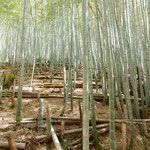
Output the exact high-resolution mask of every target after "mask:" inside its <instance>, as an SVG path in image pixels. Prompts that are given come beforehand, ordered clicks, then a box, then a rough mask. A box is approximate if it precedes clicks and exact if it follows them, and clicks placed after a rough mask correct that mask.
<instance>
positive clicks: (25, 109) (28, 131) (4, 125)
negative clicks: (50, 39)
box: [0, 75, 150, 150]
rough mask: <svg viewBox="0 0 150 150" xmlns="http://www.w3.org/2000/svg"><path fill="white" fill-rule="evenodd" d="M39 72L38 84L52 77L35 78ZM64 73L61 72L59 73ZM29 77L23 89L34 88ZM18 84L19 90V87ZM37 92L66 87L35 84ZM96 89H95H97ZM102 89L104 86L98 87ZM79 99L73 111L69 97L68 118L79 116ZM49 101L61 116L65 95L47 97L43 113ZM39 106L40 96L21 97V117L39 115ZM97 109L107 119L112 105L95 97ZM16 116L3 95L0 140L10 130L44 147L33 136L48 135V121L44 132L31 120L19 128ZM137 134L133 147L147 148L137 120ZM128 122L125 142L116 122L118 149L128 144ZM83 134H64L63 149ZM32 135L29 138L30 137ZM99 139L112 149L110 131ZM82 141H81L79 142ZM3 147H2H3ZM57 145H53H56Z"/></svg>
mask: <svg viewBox="0 0 150 150" xmlns="http://www.w3.org/2000/svg"><path fill="white" fill-rule="evenodd" d="M36 76H38V75H35V76H34V80H33V85H34V84H39V83H48V82H49V80H46V79H43V80H40V79H36ZM60 76H62V75H60ZM30 79H31V78H30V77H29V76H28V75H25V81H24V90H26V91H32V90H33V88H32V87H30ZM52 83H58V84H60V83H63V80H57V79H55V80H53V82H52ZM17 88H18V87H17V86H16V89H15V90H16V91H17ZM34 90H35V91H36V92H37V91H40V92H48V93H51V94H53V93H54V94H63V89H62V90H61V93H59V90H58V89H54V88H51V89H47V88H38V87H37V88H36V87H35V89H34ZM74 92H75V93H78V94H82V89H75V91H74ZM94 92H95V90H94ZM99 92H101V90H99ZM78 101H79V100H78V99H74V108H73V109H74V110H73V112H71V111H70V106H71V103H70V99H69V100H68V104H67V108H66V111H65V114H64V116H63V117H69V118H78V119H79V118H80V113H79V106H78ZM15 103H17V98H15ZM47 104H50V106H51V115H52V117H59V116H60V113H61V110H62V108H63V98H45V99H44V114H45V111H46V110H45V108H46V105H47ZM38 107H39V100H38V99H37V98H23V99H22V110H21V114H22V119H25V118H35V119H37V116H38ZM95 113H96V119H108V118H109V106H108V105H105V106H104V105H103V103H102V102H96V101H95ZM15 118H16V106H15V107H14V108H11V101H10V99H9V97H3V104H2V105H0V142H3V141H7V139H6V138H5V136H4V135H5V134H6V133H9V132H11V133H12V135H13V138H14V139H15V141H16V142H26V144H27V145H28V147H27V149H32V150H33V149H38V150H40V149H41V150H42V149H45V145H44V143H43V142H37V141H35V140H34V137H37V136H40V135H45V134H46V131H45V128H46V125H45V124H44V125H43V128H44V130H43V131H41V132H38V131H37V123H28V124H24V125H22V126H21V128H20V129H19V130H16V126H15V124H13V123H10V122H12V121H15ZM116 119H119V114H118V111H116ZM149 126H150V124H149V123H147V128H148V127H149ZM79 127H80V126H78V125H66V126H65V130H69V129H74V128H79ZM54 128H55V131H56V132H57V131H58V132H59V131H60V128H61V127H60V125H54ZM134 128H135V138H134V150H144V149H145V147H144V146H145V143H144V142H143V137H142V136H141V135H140V134H139V128H138V125H136V124H135V126H134ZM129 133H130V132H129V126H128V125H127V143H122V131H121V124H120V123H119V124H116V145H117V149H118V150H121V149H122V145H123V144H127V145H129V140H130V134H129ZM81 136H82V134H81V133H78V134H70V135H67V136H65V137H64V139H63V141H62V140H61V139H60V137H59V139H60V141H61V145H62V146H63V148H64V149H66V150H67V149H75V147H74V148H72V147H71V146H70V143H71V142H73V141H75V140H77V139H78V138H80V137H81ZM29 137H30V139H29ZM99 139H100V143H101V144H102V146H103V148H104V150H109V133H108V132H107V133H104V134H102V135H99ZM146 141H147V143H148V149H150V144H149V143H150V139H148V138H147V139H146ZM79 144H80V143H79ZM90 144H91V146H90V149H91V150H93V149H94V147H93V140H91V141H90ZM0 149H1V148H0ZM53 149H54V148H53ZM76 149H77V150H80V149H82V148H81V147H78V148H76Z"/></svg>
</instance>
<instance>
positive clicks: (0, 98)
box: [0, 85, 3, 104]
mask: <svg viewBox="0 0 150 150" xmlns="http://www.w3.org/2000/svg"><path fill="white" fill-rule="evenodd" d="M2 90H3V87H2V85H0V104H2Z"/></svg>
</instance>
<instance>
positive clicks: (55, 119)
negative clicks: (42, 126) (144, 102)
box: [9, 117, 150, 124]
mask: <svg viewBox="0 0 150 150" xmlns="http://www.w3.org/2000/svg"><path fill="white" fill-rule="evenodd" d="M27 119H29V120H27ZM43 119H44V120H45V117H44V118H43ZM51 119H52V123H53V122H54V123H57V121H58V122H59V123H60V122H61V121H62V120H65V123H66V124H67V123H69V122H70V123H75V124H79V123H80V119H76V118H66V117H52V118H51ZM89 121H90V122H91V121H92V120H89ZM143 121H145V122H150V119H133V123H142V122H143ZM36 122H37V119H33V118H26V119H24V120H22V121H21V123H36ZM115 122H116V123H122V122H125V123H130V120H129V119H115ZM9 123H16V121H10V122H9ZM96 123H109V119H97V120H96Z"/></svg>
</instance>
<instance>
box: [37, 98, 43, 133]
mask: <svg viewBox="0 0 150 150" xmlns="http://www.w3.org/2000/svg"><path fill="white" fill-rule="evenodd" d="M42 125H43V99H41V101H40V104H39V108H38V130H39V131H41V130H42Z"/></svg>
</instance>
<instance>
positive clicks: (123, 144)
mask: <svg viewBox="0 0 150 150" xmlns="http://www.w3.org/2000/svg"><path fill="white" fill-rule="evenodd" d="M126 138H127V127H126V124H125V123H122V150H126V148H127V140H126Z"/></svg>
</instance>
